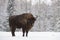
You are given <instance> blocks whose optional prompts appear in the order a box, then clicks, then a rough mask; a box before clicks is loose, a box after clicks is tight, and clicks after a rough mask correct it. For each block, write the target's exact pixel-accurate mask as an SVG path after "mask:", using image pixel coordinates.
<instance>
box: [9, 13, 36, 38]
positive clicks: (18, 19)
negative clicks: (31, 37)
mask: <svg viewBox="0 0 60 40" xmlns="http://www.w3.org/2000/svg"><path fill="white" fill-rule="evenodd" d="M36 18H37V17H33V15H32V14H31V13H23V14H21V15H14V16H10V17H9V26H10V29H11V33H12V36H15V30H16V28H18V29H20V28H22V32H23V37H24V34H25V32H26V37H27V36H28V31H29V30H30V29H31V28H32V27H33V24H34V22H35V20H36Z"/></svg>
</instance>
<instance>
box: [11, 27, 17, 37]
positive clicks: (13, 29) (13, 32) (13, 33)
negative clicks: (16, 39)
mask: <svg viewBox="0 0 60 40" xmlns="http://www.w3.org/2000/svg"><path fill="white" fill-rule="evenodd" d="M15 30H16V28H11V33H12V36H15Z"/></svg>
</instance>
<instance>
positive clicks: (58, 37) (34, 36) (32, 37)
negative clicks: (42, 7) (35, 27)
mask: <svg viewBox="0 0 60 40" xmlns="http://www.w3.org/2000/svg"><path fill="white" fill-rule="evenodd" d="M15 34H16V36H15V37H12V36H11V33H10V32H0V40H60V33H59V32H29V34H28V37H26V36H25V37H22V32H15Z"/></svg>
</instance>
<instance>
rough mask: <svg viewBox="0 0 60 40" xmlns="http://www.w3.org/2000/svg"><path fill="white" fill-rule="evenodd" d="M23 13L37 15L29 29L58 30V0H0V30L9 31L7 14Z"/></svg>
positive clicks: (59, 1)
mask: <svg viewBox="0 0 60 40" xmlns="http://www.w3.org/2000/svg"><path fill="white" fill-rule="evenodd" d="M23 13H32V14H33V15H34V16H35V15H37V16H38V18H37V20H36V21H35V23H34V26H33V28H32V29H31V30H30V31H36V32H60V0H0V31H10V28H9V21H8V18H9V16H11V15H20V14H23ZM19 30H21V29H17V30H16V31H19Z"/></svg>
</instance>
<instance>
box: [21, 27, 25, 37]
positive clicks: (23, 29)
mask: <svg viewBox="0 0 60 40" xmlns="http://www.w3.org/2000/svg"><path fill="white" fill-rule="evenodd" d="M22 31H23V37H24V34H25V28H22Z"/></svg>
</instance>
